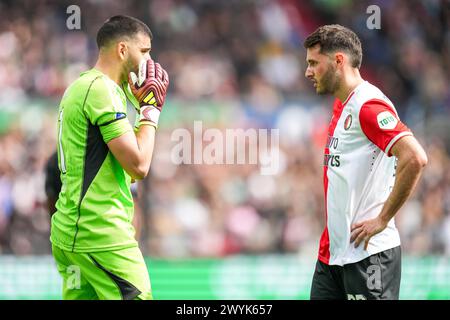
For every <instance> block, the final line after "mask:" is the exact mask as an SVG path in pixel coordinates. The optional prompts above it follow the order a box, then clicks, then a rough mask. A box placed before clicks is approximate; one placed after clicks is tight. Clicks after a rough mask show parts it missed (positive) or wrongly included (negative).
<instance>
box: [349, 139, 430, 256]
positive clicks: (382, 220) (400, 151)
mask: <svg viewBox="0 0 450 320" xmlns="http://www.w3.org/2000/svg"><path fill="white" fill-rule="evenodd" d="M391 153H392V154H393V155H394V156H396V157H397V159H398V162H397V169H396V172H395V174H396V179H395V183H394V187H393V188H392V192H391V194H390V195H389V197H388V198H387V200H386V202H385V203H384V205H383V209H382V210H381V212H380V214H379V215H378V217H376V218H375V219H372V220H367V221H362V222H359V223H356V224H354V225H353V226H352V236H351V239H350V241H351V242H353V241H355V247H358V246H359V244H360V243H361V242H363V241H364V242H365V243H364V249H365V250H366V249H367V246H368V244H369V240H370V238H371V237H372V236H374V235H375V234H377V233H379V232H381V231H383V230H384V229H385V228H386V226H387V224H388V222H389V221H390V220H391V219H392V218H393V217H394V216H395V214H396V213H397V212H398V210H399V209H400V208H401V206H402V205H403V204H404V203H405V201H406V200H407V199H408V198H409V196H410V195H411V193H412V192H413V190H414V188H415V187H416V185H417V182H418V181H419V178H420V176H421V174H422V171H423V168H424V167H425V165H426V164H427V162H428V159H427V155H426V154H425V151H424V150H423V148H422V146H421V145H420V144H419V142H418V141H417V140H416V139H415V138H414V137H413V136H404V137H403V138H401V139H400V140H398V141H397V142H396V143H395V144H394V146H393V147H392V149H391Z"/></svg>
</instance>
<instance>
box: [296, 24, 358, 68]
mask: <svg viewBox="0 0 450 320" xmlns="http://www.w3.org/2000/svg"><path fill="white" fill-rule="evenodd" d="M316 44H319V45H320V53H333V52H336V51H339V50H342V51H345V52H347V53H348V54H350V57H351V64H352V67H353V68H358V69H359V68H360V67H361V62H362V47H361V41H360V40H359V38H358V36H357V35H356V33H354V32H353V31H352V30H350V29H349V28H346V27H344V26H341V25H339V24H330V25H325V26H321V27H319V28H317V29H316V31H314V32H313V33H311V34H310V35H309V36H308V37H307V38H306V39H305V42H304V43H303V46H304V47H305V48H306V49H308V48H311V47H314V46H315V45H316Z"/></svg>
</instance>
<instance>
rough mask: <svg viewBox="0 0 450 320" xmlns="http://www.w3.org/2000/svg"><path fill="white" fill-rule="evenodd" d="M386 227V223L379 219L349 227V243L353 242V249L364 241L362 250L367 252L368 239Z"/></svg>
mask: <svg viewBox="0 0 450 320" xmlns="http://www.w3.org/2000/svg"><path fill="white" fill-rule="evenodd" d="M386 226H387V223H386V222H384V221H382V220H381V219H380V217H376V218H375V219H370V220H366V221H361V222H358V223H355V224H353V225H352V227H351V232H352V234H351V237H350V242H355V248H357V247H358V246H359V245H360V244H361V242H363V241H364V250H367V246H368V245H369V240H370V238H372V237H373V236H374V235H376V234H377V233H380V232H381V231H383V230H384V229H385V228H386Z"/></svg>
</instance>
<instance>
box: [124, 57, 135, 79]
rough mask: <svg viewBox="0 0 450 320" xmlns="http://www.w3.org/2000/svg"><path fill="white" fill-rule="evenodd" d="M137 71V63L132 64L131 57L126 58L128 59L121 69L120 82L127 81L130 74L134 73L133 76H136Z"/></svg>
mask: <svg viewBox="0 0 450 320" xmlns="http://www.w3.org/2000/svg"><path fill="white" fill-rule="evenodd" d="M138 71H139V63H134V62H133V60H132V59H131V57H128V59H127V60H126V61H125V62H124V63H123V67H122V76H121V79H122V82H124V81H128V75H129V74H130V72H134V73H135V74H138Z"/></svg>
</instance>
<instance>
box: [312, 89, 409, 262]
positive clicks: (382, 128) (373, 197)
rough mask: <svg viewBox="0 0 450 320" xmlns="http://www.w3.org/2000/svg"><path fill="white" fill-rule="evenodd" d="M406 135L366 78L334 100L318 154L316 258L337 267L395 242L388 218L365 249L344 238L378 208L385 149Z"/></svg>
mask: <svg viewBox="0 0 450 320" xmlns="http://www.w3.org/2000/svg"><path fill="white" fill-rule="evenodd" d="M407 135H412V133H411V131H410V130H409V129H408V128H407V127H406V126H405V125H404V124H403V123H402V122H401V121H400V119H399V117H398V114H397V111H396V110H395V107H394V105H393V104H392V102H391V101H390V100H389V99H388V98H387V97H386V96H385V95H384V94H383V93H382V92H381V91H380V90H379V89H378V88H377V87H375V86H373V85H372V84H370V83H369V82H367V81H364V82H363V83H361V84H360V85H358V86H357V87H356V88H355V90H353V92H352V93H351V94H350V95H349V96H348V98H347V100H346V101H345V102H344V103H341V102H340V101H339V100H338V99H336V100H335V102H334V106H333V117H332V119H331V122H330V126H329V129H328V140H327V144H326V146H325V155H324V171H323V173H324V175H323V177H324V190H325V204H326V222H327V224H326V227H325V230H324V232H323V234H322V237H321V240H320V248H319V260H320V261H322V262H324V263H326V264H331V265H341V266H342V265H345V264H348V263H354V262H358V261H360V260H363V259H365V258H367V257H368V256H370V255H372V254H375V253H378V252H381V251H384V250H388V249H391V248H394V247H396V246H399V245H400V237H399V234H398V231H397V228H396V227H395V223H394V219H391V221H389V223H388V226H387V228H386V229H385V230H383V231H382V232H380V233H378V234H376V235H374V236H373V237H372V238H371V239H370V241H369V245H368V248H367V251H366V250H364V243H362V244H360V245H359V246H358V248H355V247H354V243H350V236H351V232H350V229H351V225H352V224H353V223H356V222H360V221H364V220H368V219H372V218H375V217H376V216H378V215H379V213H380V212H381V209H382V207H383V205H384V202H385V201H386V199H387V198H388V196H389V194H390V192H391V191H392V187H393V185H394V181H395V168H396V158H395V157H392V155H391V153H390V151H391V149H392V146H393V145H394V144H395V143H396V142H397V141H398V140H399V139H400V138H402V137H404V136H407Z"/></svg>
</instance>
